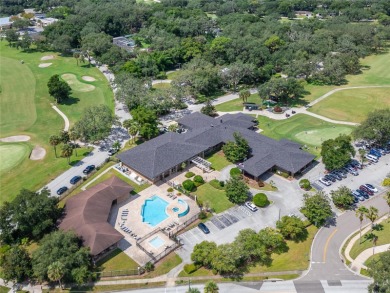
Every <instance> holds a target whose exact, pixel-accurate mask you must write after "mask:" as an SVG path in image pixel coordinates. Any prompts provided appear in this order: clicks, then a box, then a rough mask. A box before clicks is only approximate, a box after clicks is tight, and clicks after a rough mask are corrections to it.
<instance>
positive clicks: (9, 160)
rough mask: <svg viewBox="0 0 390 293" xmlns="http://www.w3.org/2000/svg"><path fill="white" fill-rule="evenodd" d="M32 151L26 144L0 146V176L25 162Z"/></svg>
mask: <svg viewBox="0 0 390 293" xmlns="http://www.w3.org/2000/svg"><path fill="white" fill-rule="evenodd" d="M30 151H31V150H30V148H29V146H28V145H27V144H25V143H5V144H0V162H1V164H0V174H3V173H5V172H7V171H8V170H11V169H12V168H14V167H16V166H17V165H19V164H20V163H21V162H23V160H25V159H26V158H27V157H28V156H29V154H30Z"/></svg>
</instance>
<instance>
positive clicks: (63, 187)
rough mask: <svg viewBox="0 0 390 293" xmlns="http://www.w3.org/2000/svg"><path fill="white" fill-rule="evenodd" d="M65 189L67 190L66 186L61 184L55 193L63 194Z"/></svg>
mask: <svg viewBox="0 0 390 293" xmlns="http://www.w3.org/2000/svg"><path fill="white" fill-rule="evenodd" d="M67 190H68V187H66V186H62V187H61V188H60V189H58V190H57V194H58V195H61V194H63V193H64V192H65V191H67Z"/></svg>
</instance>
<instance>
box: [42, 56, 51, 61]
mask: <svg viewBox="0 0 390 293" xmlns="http://www.w3.org/2000/svg"><path fill="white" fill-rule="evenodd" d="M51 59H54V55H47V56H43V57H42V58H41V60H42V61H44V60H51Z"/></svg>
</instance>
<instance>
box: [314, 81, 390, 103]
mask: <svg viewBox="0 0 390 293" xmlns="http://www.w3.org/2000/svg"><path fill="white" fill-rule="evenodd" d="M386 87H390V85H365V86H351V87H342V88H337V89H334V90H331V91H329V92H327V93H326V94H324V95H322V96H321V97H319V98H317V99H315V100H314V101H312V102H310V103H309V104H308V106H309V107H311V106H313V105H315V104H317V103H319V102H321V101H322V100H323V99H325V98H327V97H329V96H330V95H333V94H334V93H336V92H339V91H344V90H353V89H367V88H386Z"/></svg>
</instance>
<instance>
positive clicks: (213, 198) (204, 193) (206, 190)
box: [196, 183, 234, 213]
mask: <svg viewBox="0 0 390 293" xmlns="http://www.w3.org/2000/svg"><path fill="white" fill-rule="evenodd" d="M196 195H197V198H198V200H200V201H202V202H203V204H204V203H205V202H206V201H207V202H209V203H210V207H211V208H212V209H214V211H215V212H216V213H220V212H223V211H225V210H227V209H229V208H231V207H233V206H234V204H233V203H231V202H230V201H229V200H228V198H227V197H226V193H225V191H224V190H219V189H215V188H214V187H212V186H211V185H210V184H209V183H205V184H203V185H201V186H199V187H198V188H197V190H196Z"/></svg>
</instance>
